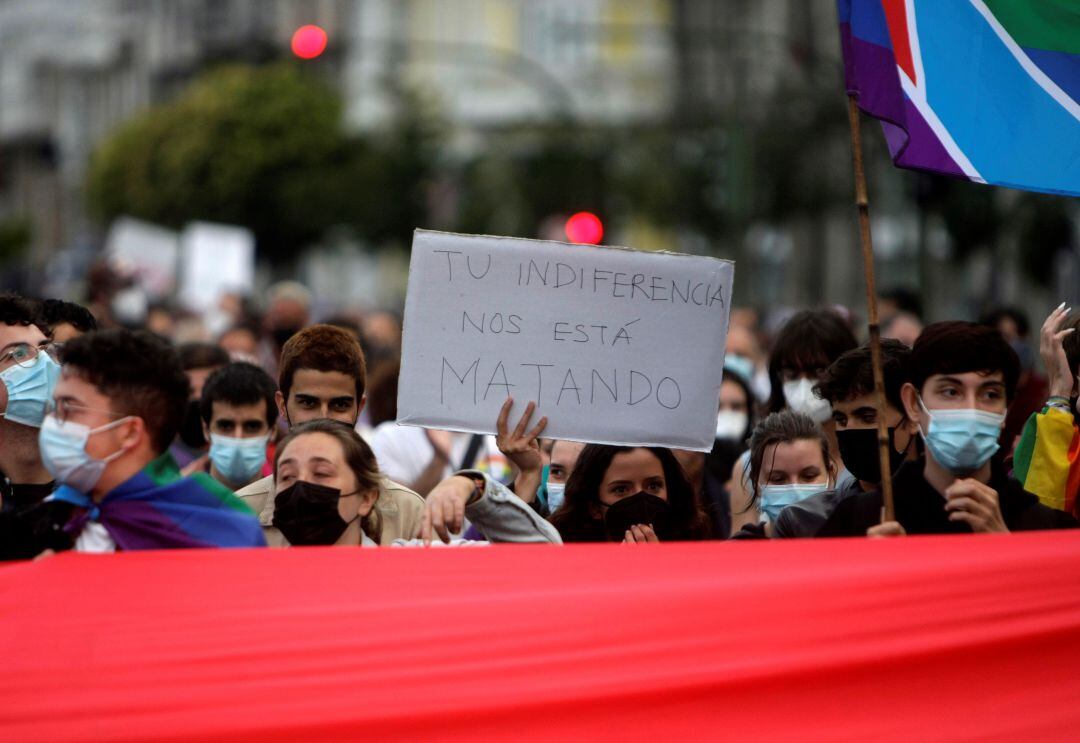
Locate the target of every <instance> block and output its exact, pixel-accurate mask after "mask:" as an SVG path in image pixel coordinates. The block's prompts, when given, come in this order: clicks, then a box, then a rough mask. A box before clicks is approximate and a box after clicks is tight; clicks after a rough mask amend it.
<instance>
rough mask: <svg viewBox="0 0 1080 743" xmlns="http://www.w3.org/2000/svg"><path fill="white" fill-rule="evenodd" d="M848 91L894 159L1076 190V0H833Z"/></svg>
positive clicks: (1079, 23) (1079, 138) (1079, 75)
mask: <svg viewBox="0 0 1080 743" xmlns="http://www.w3.org/2000/svg"><path fill="white" fill-rule="evenodd" d="M838 7H839V15H840V40H841V45H842V46H843V52H844V73H845V77H846V80H847V90H848V92H849V93H851V94H853V95H855V96H857V100H858V103H859V107H860V108H861V109H862V110H863V111H865V112H866V113H868V114H870V115H871V116H874V117H876V118H878V119H880V120H881V122H882V126H883V127H884V129H885V137H886V140H887V141H888V145H889V150H890V152H891V153H892V157H893V162H895V163H896V165H898V166H900V167H903V168H914V169H918V170H929V171H933V172H935V173H943V174H946V175H951V176H956V177H959V178H966V179H968V180H972V181H977V182H979V183H990V184H994V185H999V186H1008V187H1010V188H1022V189H1026V190H1029V191H1045V192H1048V193H1059V194H1068V195H1072V196H1077V195H1080V0H838Z"/></svg>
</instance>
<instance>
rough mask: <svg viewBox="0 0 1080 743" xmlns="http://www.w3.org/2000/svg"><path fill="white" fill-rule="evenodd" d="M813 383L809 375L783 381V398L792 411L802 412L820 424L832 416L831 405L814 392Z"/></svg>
mask: <svg viewBox="0 0 1080 743" xmlns="http://www.w3.org/2000/svg"><path fill="white" fill-rule="evenodd" d="M815 384H816V382H814V381H812V380H811V379H810V378H809V377H799V378H798V379H793V380H791V381H789V382H784V400H786V401H787V406H788V407H789V408H791V410H792V411H793V412H795V413H802V414H803V415H805V416H807V417H808V418H810V419H811V420H813V421H814V423H817V424H819V425H820V424H822V423H824V422H825V421H827V420H829V418H830V417H832V405H830V404H829V401H828V400H822V399H821V398H820V397H818V396H817V395H815V394H814V385H815Z"/></svg>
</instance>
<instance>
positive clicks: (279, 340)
mask: <svg viewBox="0 0 1080 743" xmlns="http://www.w3.org/2000/svg"><path fill="white" fill-rule="evenodd" d="M301 330H303V328H301V327H300V326H299V325H287V326H285V327H284V328H274V329H273V330H271V331H270V334H271V335H272V336H273V337H274V343H276V344H277V347H278V348H283V347H284V346H285V341H287V340H289V339H290V338H292V337H293V336H294V335H296V334H297V333H299V332H300V331H301Z"/></svg>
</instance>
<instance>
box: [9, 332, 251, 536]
mask: <svg viewBox="0 0 1080 743" xmlns="http://www.w3.org/2000/svg"><path fill="white" fill-rule="evenodd" d="M60 358H61V361H62V363H63V368H62V373H61V377H60V380H59V381H58V382H57V384H56V389H55V390H54V393H53V401H54V404H53V408H52V411H51V412H50V413H49V414H48V415H46V417H45V420H44V422H43V424H42V427H41V432H40V436H39V446H40V449H41V458H42V462H43V463H44V464H45V467H46V469H48V471H49V472H50V473H51V474H52V476H53V477H54V478H55V479H56V481H57V483H58V484H59V487H58V488H57V490H56V492H55V493H53V495H52V496H50V497H49V498H48V499H47V500H46V501H45V502H44V503H42V504H40V505H39V506H37V507H35V508H33V509H30V510H28V511H26V512H25V513H24V514H23V515H22V519H21V522H22V527H23V534H24V538H23V540H22V541H21V543H20V545H19V547H18V549H19V550H22V551H23V553H22V554H15V555H13V554H11V552H12V551H13V549H14V548H12V547H11V546H10V545H6V546H5V550H4V551H5V553H6V556H7V557H13V556H14V557H31V556H33V555H34V554H37V552H40V551H41V550H42V549H44V548H51V549H54V550H62V549H71V548H74V549H76V550H78V551H82V552H113V551H116V550H137V549H165V548H175V547H257V546H263V545H264V544H265V541H264V539H263V536H262V530H261V529H260V528H259V524H258V522H257V521H256V519H255V518H254V516H253V515H252V514H251V512H250V511H248V509H247V508H245V507H244V505H243V504H242V503H241V502H240V501H239V500H238V499H237V498H235V497H234V496H233V495H232V493H231V492H229V490H228V489H227V488H225V487H223V486H222V485H220V484H219V483H217V482H216V481H214V480H213V479H212V478H210V477H209V476H208V475H205V474H198V475H194V476H192V477H188V478H182V477H181V476H180V472H179V470H178V469H177V467H176V463H175V462H174V461H173V459H172V457H171V456H169V454H168V447H169V442H171V441H172V439H173V436H175V435H176V429H177V428H178V427H179V425H180V421H181V419H182V417H183V411H184V401H185V400H186V399H187V397H188V389H189V384H188V380H187V377H186V376H185V375H184V372H183V371H182V370H181V369H180V362H179V358H178V357H177V354H176V352H175V351H174V350H173V349H172V348H170V347H169V346H168V345H167V344H166V343H164V342H163V341H161V340H160V339H158V338H156V337H155V336H153V335H151V334H149V333H145V332H131V331H128V330H107V331H102V332H97V333H91V334H88V335H85V336H82V337H79V338H75V339H73V340H71V341H69V342H68V343H66V344H65V345H64V348H63V349H62V351H61V356H60ZM26 552H30V553H31V554H26Z"/></svg>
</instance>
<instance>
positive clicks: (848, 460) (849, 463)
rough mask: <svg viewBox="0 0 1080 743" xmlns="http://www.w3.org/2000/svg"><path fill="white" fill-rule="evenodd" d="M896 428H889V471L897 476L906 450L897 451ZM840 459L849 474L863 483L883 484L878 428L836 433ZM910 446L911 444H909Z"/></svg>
mask: <svg viewBox="0 0 1080 743" xmlns="http://www.w3.org/2000/svg"><path fill="white" fill-rule="evenodd" d="M895 437H896V428H895V427H892V428H889V469H890V476H891V475H892V474H895V473H896V471H897V470H898V469H900V465H901V464H903V463H904V457H905V455H906V454H907V452H906V450H905V451H901V452H898V451H896V438H895ZM836 441H837V443H838V444H839V445H840V458H841V459H842V460H844V466H845V467H847V469H848V472H850V473H851V474H853V475H855V477H856V478H857V479H859V480H862V481H863V482H874V483H879V482H881V463H880V460H879V459H878V440H877V428H858V429H848V430H844V431H837V432H836ZM908 445H909V446H910V443H909V444H908Z"/></svg>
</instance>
